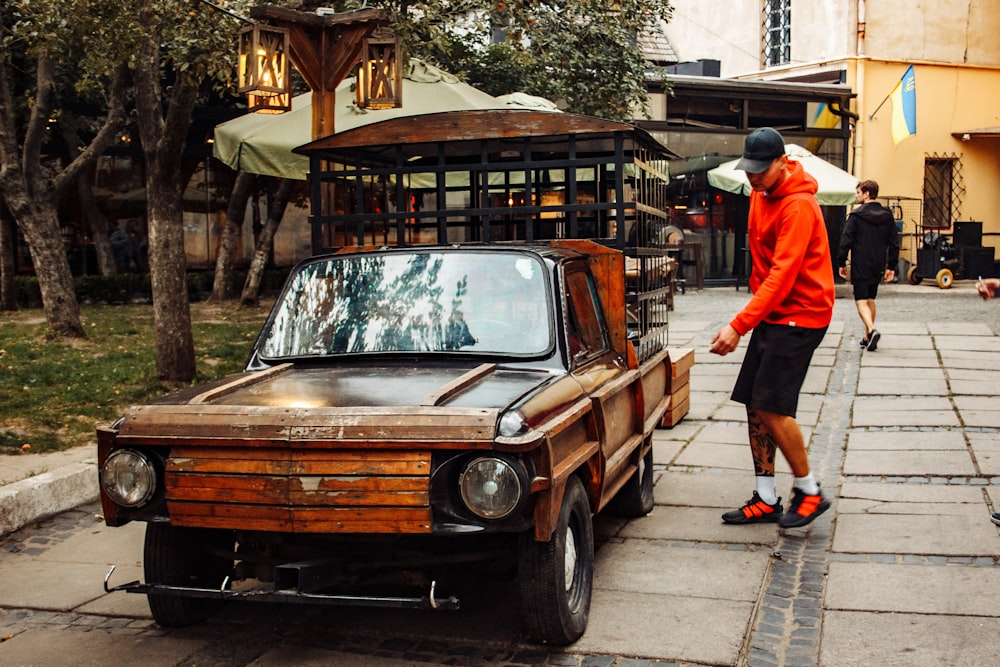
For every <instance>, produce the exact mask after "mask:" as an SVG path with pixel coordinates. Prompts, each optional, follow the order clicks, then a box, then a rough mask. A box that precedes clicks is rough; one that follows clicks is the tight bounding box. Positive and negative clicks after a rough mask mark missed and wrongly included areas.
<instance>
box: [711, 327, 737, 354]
mask: <svg viewBox="0 0 1000 667" xmlns="http://www.w3.org/2000/svg"><path fill="white" fill-rule="evenodd" d="M739 344H740V334H739V333H737V331H736V329H734V328H733V327H732V326H731V325H729V324H727V325H726V326H724V327H722V329H720V330H719V333H717V334H715V336H713V337H712V346H711V347H710V348H708V351H709V352H711V353H712V354H717V355H719V356H720V357H724V356H726V355H727V354H729V353H730V352H732V351H733V350H735V349H736V346H737V345H739Z"/></svg>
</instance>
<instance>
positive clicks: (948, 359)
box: [939, 350, 1000, 371]
mask: <svg viewBox="0 0 1000 667" xmlns="http://www.w3.org/2000/svg"><path fill="white" fill-rule="evenodd" d="M939 354H940V355H941V363H942V364H943V365H944V367H945V368H947V369H949V371H950V370H952V369H966V368H968V369H980V370H982V369H984V368H985V369H994V368H998V367H1000V352H984V351H982V350H941V351H940V352H939Z"/></svg>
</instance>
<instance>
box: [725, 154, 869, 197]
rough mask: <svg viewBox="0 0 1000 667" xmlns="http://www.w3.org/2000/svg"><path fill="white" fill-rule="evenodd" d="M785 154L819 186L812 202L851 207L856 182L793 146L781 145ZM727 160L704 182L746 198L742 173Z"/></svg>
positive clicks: (748, 190)
mask: <svg viewBox="0 0 1000 667" xmlns="http://www.w3.org/2000/svg"><path fill="white" fill-rule="evenodd" d="M785 153H786V154H787V155H788V157H790V158H791V159H793V160H795V161H796V162H800V163H801V164H802V168H803V169H805V170H806V173H808V174H809V175H810V176H812V177H813V178H815V179H816V181H817V182H818V183H819V191H818V192H817V193H816V201H818V202H819V203H820V204H821V205H823V206H850V205H851V204H853V203H854V192H855V190H857V187H858V179H857V177H856V176H853V175H851V174H849V173H847V172H846V171H844V170H843V169H840V168H838V167H835V166H834V165H832V164H830V163H829V162H827V161H826V160H824V159H823V158H820V157H817V156H815V155H813V154H812V153H810V152H809V151H807V150H806V149H805V148H802V147H801V146H799V145H797V144H785ZM737 162H739V160H730V161H729V162H725V163H723V164H720V165H719V166H718V167H716V168H715V169H711V170H709V172H708V182H709V184H710V185H711V186H712V187H715V188H718V189H720V190H725V191H726V192H732V193H733V194H742V195H746V196H749V195H750V183H749V182H748V181H747V177H746V172H744V171H738V170H737V169H736V163H737Z"/></svg>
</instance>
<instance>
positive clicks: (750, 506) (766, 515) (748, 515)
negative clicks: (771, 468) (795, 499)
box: [722, 491, 782, 524]
mask: <svg viewBox="0 0 1000 667" xmlns="http://www.w3.org/2000/svg"><path fill="white" fill-rule="evenodd" d="M781 512H782V509H781V498H778V502H776V503H774V504H773V505H768V504H767V503H765V502H764V501H763V500H761V499H760V496H758V495H757V492H756V491H754V492H753V497H752V498H750V500H748V501H747V504H746V505H744V506H743V507H741V508H739V509H738V510H733V511H731V512H726V513H725V514H723V515H722V520H723V521H725V522H726V523H737V524H742V523H775V522H776V521H777V520H778V519H780V518H781Z"/></svg>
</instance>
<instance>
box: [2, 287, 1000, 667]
mask: <svg viewBox="0 0 1000 667" xmlns="http://www.w3.org/2000/svg"><path fill="white" fill-rule="evenodd" d="M848 289H849V288H847V287H846V286H839V287H838V299H837V304H836V308H835V317H834V324H833V325H832V326H831V329H830V332H829V333H828V335H827V338H826V339H825V340H824V343H823V345H822V346H821V348H820V350H818V351H817V355H816V358H815V359H814V363H813V368H812V369H811V370H810V375H809V377H808V378H807V382H806V386H805V387H804V390H803V399H802V403H801V405H800V414H799V421H800V423H801V424H802V426H803V431H804V433H805V435H806V438H807V441H808V442H809V443H810V460H811V462H812V465H813V467H814V470H815V472H816V474H817V477H818V478H819V479H820V480H821V482H822V483H823V487H824V490H825V491H827V492H828V493H829V494H830V495H832V496H833V497H834V499H835V500H834V505H833V508H832V509H831V511H829V512H827V513H826V514H825V515H823V516H822V517H820V518H819V519H818V520H817V521H816V522H815V523H814V524H813V525H811V526H809V527H808V528H806V529H801V530H788V531H778V530H777V529H776V528H775V527H774V526H743V527H734V526H723V525H722V524H721V521H720V520H719V514H721V512H722V511H725V510H726V509H731V508H732V507H735V506H738V505H739V504H741V503H742V502H743V500H745V499H746V498H747V497H748V496H749V492H750V491H751V490H752V488H753V487H752V471H751V469H750V462H749V452H748V448H747V446H746V444H745V442H746V435H745V419H744V415H743V413H742V408H741V407H740V406H737V405H736V404H734V403H732V402H731V401H729V399H728V391H729V389H730V388H731V386H732V383H733V379H734V378H735V374H736V370H737V368H738V363H739V360H740V358H741V354H740V352H739V351H738V352H737V353H734V354H733V355H729V356H727V357H724V358H720V357H715V356H713V355H709V354H708V353H707V348H708V344H709V340H710V338H711V335H712V333H714V331H716V330H717V329H718V328H719V327H721V326H722V324H723V323H725V322H726V321H728V319H729V317H731V316H732V315H733V314H735V312H736V311H737V310H738V309H739V308H740V307H741V306H742V304H743V303H745V301H746V300H747V298H748V295H747V293H746V292H745V290H744V291H736V290H733V289H732V288H728V289H724V288H713V289H706V290H701V291H696V290H690V291H688V293H687V294H683V295H678V297H677V305H676V311H675V312H674V313H673V314H672V320H671V345H672V346H675V347H693V348H694V349H695V353H696V365H695V368H694V369H693V371H692V378H691V405H692V409H691V413H690V414H689V415H688V416H687V417H686V418H685V419H684V421H683V422H681V424H679V425H678V426H677V427H675V428H674V429H669V430H663V431H659V432H658V433H657V435H656V439H655V458H656V461H657V463H656V473H657V483H656V508H655V509H654V511H653V512H652V513H651V514H650V515H649V516H648V517H645V518H643V519H638V520H634V521H621V520H618V519H613V518H609V517H603V516H600V517H598V518H597V531H598V535H599V544H600V547H599V549H598V554H597V564H596V569H595V593H594V606H593V609H592V613H591V620H590V626H589V627H588V631H587V633H586V634H585V635H584V637H583V638H582V639H581V640H580V641H579V642H577V644H575V645H574V646H571V647H568V648H566V649H553V648H547V647H538V646H532V645H530V644H526V643H524V642H523V641H522V639H521V637H522V635H521V631H520V625H519V620H518V617H517V612H516V596H515V595H513V593H512V591H511V590H510V588H511V587H510V586H509V585H504V584H503V583H490V582H484V583H483V585H482V591H481V593H482V594H481V595H479V596H477V597H476V598H475V599H472V600H470V601H469V602H470V603H469V605H468V606H466V605H465V600H464V599H463V610H462V611H461V612H459V613H458V614H457V615H446V614H428V613H426V612H419V613H414V612H406V611H398V610H371V609H353V610H352V609H346V610H345V609H330V608H316V607H305V606H284V605H274V606H270V605H268V606H265V605H249V604H248V605H229V606H227V607H226V608H225V609H224V610H223V612H221V613H220V614H219V615H217V616H216V617H213V618H212V619H210V620H209V621H208V622H206V623H205V624H203V625H201V626H197V627H191V628H182V629H164V628H160V627H158V626H157V625H155V624H154V623H153V622H152V620H151V619H150V618H149V615H148V611H147V610H146V608H145V601H144V599H143V598H142V596H138V595H127V594H125V593H115V594H111V595H105V594H103V591H102V590H101V589H100V580H101V578H102V577H103V575H104V573H105V572H106V571H107V569H108V566H109V564H112V563H117V564H118V565H119V568H120V569H119V570H118V571H116V574H115V580H114V581H112V584H114V583H123V582H125V581H128V580H130V579H132V578H139V577H141V526H127V527H125V528H118V529H111V528H107V527H105V526H104V525H103V521H102V520H101V518H100V514H99V513H100V508H99V506H98V505H96V504H91V505H85V506H82V507H79V508H77V509H75V510H72V511H69V512H64V513H62V514H59V515H57V516H55V517H52V518H50V519H46V520H44V521H39V522H37V523H35V524H33V525H30V526H28V527H26V528H23V529H21V530H19V531H16V532H14V533H12V534H10V535H7V536H5V537H3V538H0V664H51V665H62V664H65V665H70V664H73V665H79V664H95V665H96V664H107V663H109V662H110V663H126V662H140V661H141V662H143V664H150V665H159V664H163V665H194V664H197V665H255V666H269V665H279V664H280V665H285V664H307V665H320V664H337V665H347V666H348V667H351V666H354V665H358V666H360V665H366V666H367V665H379V666H383V665H384V666H388V667H402V666H404V665H409V666H413V667H418V666H422V665H428V664H437V665H479V666H482V667H501V666H504V667H506V666H510V667H522V666H536V665H537V666H543V665H558V666H565V667H650V666H660V665H673V666H676V667H687V666H695V665H741V666H742V665H752V666H753V667H758V666H762V667H766V666H769V665H775V666H779V665H780V666H799V665H801V666H807V665H825V666H830V667H832V666H836V667H843V666H845V665H847V666H849V665H858V666H862V665H864V666H868V665H873V664H878V665H907V666H911V665H918V666H920V665H942V664H947V665H982V664H991V663H992V662H993V661H994V660H995V654H996V646H997V644H996V641H995V639H993V638H995V637H997V636H1000V536H998V531H997V529H996V527H995V526H993V525H992V524H991V523H990V522H989V512H990V511H993V508H994V507H995V506H996V505H997V504H1000V493H998V492H997V489H1000V442H998V438H997V435H998V433H1000V405H996V401H995V398H994V394H995V387H996V386H998V385H1000V301H998V302H996V303H992V302H991V303H984V302H981V301H980V300H978V299H977V298H976V297H975V295H974V293H973V287H972V283H971V282H963V281H959V282H956V284H955V287H953V288H952V289H951V290H947V291H945V290H938V289H937V288H936V287H933V286H927V285H921V286H910V285H889V286H885V287H883V288H882V289H881V290H880V293H879V300H878V305H879V311H878V320H877V322H878V327H879V330H880V331H882V333H883V339H882V344H881V345H880V348H879V350H878V351H877V352H871V353H870V352H862V351H861V350H860V348H859V346H858V343H857V341H858V339H859V337H860V334H861V333H862V331H861V325H860V322H859V321H858V318H857V315H856V312H855V310H854V304H853V301H851V299H850V296H849V292H848V291H847V290H848ZM778 473H779V492H780V490H782V489H784V488H785V487H787V486H788V485H789V484H790V475H789V474H788V470H787V467H783V462H781V463H779V467H778Z"/></svg>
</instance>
